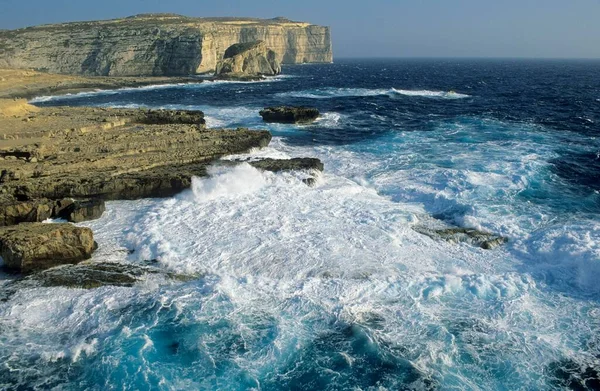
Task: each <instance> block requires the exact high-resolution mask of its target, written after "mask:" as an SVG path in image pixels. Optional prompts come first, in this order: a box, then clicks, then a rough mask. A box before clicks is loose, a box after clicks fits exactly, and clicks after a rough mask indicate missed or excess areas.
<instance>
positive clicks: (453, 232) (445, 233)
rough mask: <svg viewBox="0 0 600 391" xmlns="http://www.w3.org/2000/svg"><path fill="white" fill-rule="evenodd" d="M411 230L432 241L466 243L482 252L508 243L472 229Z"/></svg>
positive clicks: (420, 228) (423, 228) (492, 235)
mask: <svg viewBox="0 0 600 391" xmlns="http://www.w3.org/2000/svg"><path fill="white" fill-rule="evenodd" d="M413 229H414V230H415V231H417V232H419V233H421V234H423V235H427V236H429V237H430V238H432V239H439V240H445V241H447V242H450V243H468V244H471V245H473V246H477V247H481V248H482V249H484V250H492V249H494V248H496V247H498V246H501V245H503V244H504V243H506V242H507V241H508V239H507V238H505V237H503V236H499V235H494V234H491V233H488V232H483V231H479V230H476V229H473V228H460V227H452V228H440V229H431V228H427V227H421V226H416V227H413Z"/></svg>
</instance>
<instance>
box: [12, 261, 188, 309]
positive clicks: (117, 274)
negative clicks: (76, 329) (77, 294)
mask: <svg viewBox="0 0 600 391" xmlns="http://www.w3.org/2000/svg"><path fill="white" fill-rule="evenodd" d="M150 275H155V276H162V277H164V278H166V279H170V280H174V281H179V282H186V281H191V280H194V279H196V278H198V276H188V275H181V274H175V273H170V272H164V271H162V270H159V269H157V268H154V267H148V266H138V265H132V264H124V263H116V262H107V263H98V262H90V261H84V262H81V263H79V264H77V265H62V266H57V267H53V268H51V269H47V270H43V271H39V272H37V273H33V274H29V275H27V276H25V277H23V278H19V279H16V280H13V281H11V282H9V283H7V284H6V285H4V286H2V287H0V301H7V300H9V299H10V297H11V296H12V295H13V294H14V293H15V292H17V291H18V290H19V289H23V288H38V287H64V288H73V289H95V288H100V287H103V286H119V287H132V286H133V285H134V284H135V283H137V282H138V281H141V280H143V279H144V278H145V277H147V276H150Z"/></svg>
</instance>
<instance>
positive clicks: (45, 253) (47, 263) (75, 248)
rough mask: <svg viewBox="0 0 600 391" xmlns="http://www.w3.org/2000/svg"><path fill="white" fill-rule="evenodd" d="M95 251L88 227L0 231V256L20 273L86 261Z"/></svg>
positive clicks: (28, 226)
mask: <svg viewBox="0 0 600 391" xmlns="http://www.w3.org/2000/svg"><path fill="white" fill-rule="evenodd" d="M95 249H96V243H95V242H94V235H93V234H92V230H91V229H89V228H83V227H76V226H74V225H71V224H43V223H23V224H19V225H16V226H12V227H4V228H0V256H1V257H2V259H3V260H4V264H5V266H6V267H7V268H9V269H13V270H19V271H21V272H31V271H35V270H43V269H48V268H51V267H54V266H57V265H64V264H73V263H78V262H81V261H83V260H85V259H89V258H90V257H91V256H92V252H93V251H94V250H95Z"/></svg>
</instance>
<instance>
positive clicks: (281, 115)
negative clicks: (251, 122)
mask: <svg viewBox="0 0 600 391" xmlns="http://www.w3.org/2000/svg"><path fill="white" fill-rule="evenodd" d="M259 114H260V116H261V117H262V118H263V121H265V122H279V123H286V124H293V123H306V122H312V121H314V120H316V119H317V118H318V117H319V110H317V109H315V108H310V107H291V106H279V107H267V108H265V109H264V110H261V111H260V113H259Z"/></svg>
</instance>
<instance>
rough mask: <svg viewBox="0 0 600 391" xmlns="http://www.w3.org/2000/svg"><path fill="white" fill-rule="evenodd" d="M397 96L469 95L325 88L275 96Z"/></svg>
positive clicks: (438, 96)
mask: <svg viewBox="0 0 600 391" xmlns="http://www.w3.org/2000/svg"><path fill="white" fill-rule="evenodd" d="M398 95H403V96H413V97H423V98H436V99H462V98H469V97H470V95H466V94H460V93H457V92H454V91H430V90H403V89H395V88H391V89H367V88H334V87H327V88H321V89H315V90H307V91H297V92H295V91H294V92H283V93H279V94H277V96H279V97H289V98H307V99H332V98H343V97H370V96H389V97H394V96H398Z"/></svg>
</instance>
